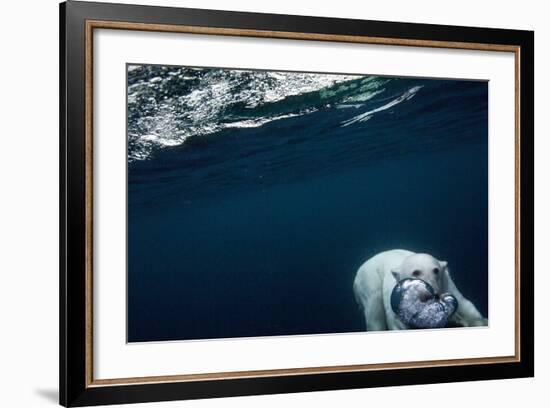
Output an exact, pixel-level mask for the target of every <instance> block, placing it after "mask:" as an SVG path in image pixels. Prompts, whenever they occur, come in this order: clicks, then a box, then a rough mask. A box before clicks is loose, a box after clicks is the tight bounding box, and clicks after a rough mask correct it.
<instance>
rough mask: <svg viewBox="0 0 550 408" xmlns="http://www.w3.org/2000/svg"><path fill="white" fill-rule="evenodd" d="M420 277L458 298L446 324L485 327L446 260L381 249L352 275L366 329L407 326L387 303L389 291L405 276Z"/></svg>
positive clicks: (483, 320)
mask: <svg viewBox="0 0 550 408" xmlns="http://www.w3.org/2000/svg"><path fill="white" fill-rule="evenodd" d="M409 277H412V278H420V279H423V280H424V281H426V282H428V283H429V284H430V285H431V286H432V287H433V289H434V291H435V293H436V295H442V294H443V293H450V294H452V295H453V296H455V297H456V299H457V300H458V309H457V311H456V312H455V313H454V315H453V316H452V317H451V318H450V320H449V324H448V326H451V327H454V326H458V327H468V326H486V325H487V319H485V318H484V317H483V316H482V315H481V313H479V311H478V310H477V308H476V307H475V306H474V304H473V303H472V302H470V301H469V300H468V299H466V298H465V297H464V296H463V295H462V294H461V293H460V291H459V290H458V289H457V287H456V286H455V284H454V282H453V280H452V278H451V275H450V272H449V268H448V267H447V262H445V261H438V260H437V259H435V258H434V257H433V256H431V255H428V254H417V253H414V252H411V251H406V250H403V249H393V250H390V251H385V252H381V253H379V254H377V255H375V256H373V257H372V258H370V259H369V260H367V261H366V262H365V263H364V264H363V265H361V267H360V268H359V270H358V271H357V275H356V276H355V281H354V283H353V291H354V293H355V299H356V300H357V303H358V304H359V306H360V307H361V308H362V310H363V312H364V314H365V320H366V323H367V330H368V331H371V330H372V331H374V330H403V329H407V327H406V326H405V324H403V323H402V322H401V321H400V320H399V318H398V317H397V315H396V314H395V313H394V312H393V310H392V308H391V304H390V296H391V292H392V290H393V288H394V286H395V284H396V282H399V281H400V280H402V279H405V278H409Z"/></svg>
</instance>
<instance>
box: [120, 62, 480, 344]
mask: <svg viewBox="0 0 550 408" xmlns="http://www.w3.org/2000/svg"><path fill="white" fill-rule="evenodd" d="M127 163H128V165H127V166H128V167H127V172H128V173H127V180H128V186H127V187H128V191H127V206H128V208H127V262H128V269H127V340H128V342H146V341H168V340H198V339H217V338H234V337H256V336H281V335H285V336H287V335H306V334H307V335H315V334H330V333H349V332H362V331H365V330H397V329H423V328H430V329H431V328H439V327H468V326H484V325H487V324H488V320H487V319H488V83H487V82H486V81H471V80H448V79H426V78H412V77H388V76H375V75H357V74H353V75H352V74H331V73H305V72H281V71H260V70H252V69H251V70H242V69H226V68H201V67H184V66H165V65H139V64H128V65H127Z"/></svg>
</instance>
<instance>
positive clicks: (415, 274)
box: [412, 270, 420, 276]
mask: <svg viewBox="0 0 550 408" xmlns="http://www.w3.org/2000/svg"><path fill="white" fill-rule="evenodd" d="M412 274H413V276H419V275H420V271H419V270H416V271H413V273H412Z"/></svg>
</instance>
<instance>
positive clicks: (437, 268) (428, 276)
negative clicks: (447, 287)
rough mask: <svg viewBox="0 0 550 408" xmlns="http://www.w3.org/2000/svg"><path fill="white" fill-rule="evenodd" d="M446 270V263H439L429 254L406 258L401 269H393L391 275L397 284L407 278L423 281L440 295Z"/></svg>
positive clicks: (413, 255)
mask: <svg viewBox="0 0 550 408" xmlns="http://www.w3.org/2000/svg"><path fill="white" fill-rule="evenodd" d="M446 269H447V262H445V261H438V260H437V259H435V258H434V257H433V256H431V255H429V254H412V255H409V256H408V257H406V258H405V259H404V260H403V262H402V263H401V265H400V266H399V267H397V268H394V269H392V271H391V273H392V275H393V276H394V278H395V280H396V281H397V282H399V281H401V280H403V279H405V278H419V279H422V280H423V281H425V282H427V283H429V284H430V285H431V286H432V288H433V290H434V292H435V293H436V294H437V295H439V294H441V290H442V282H443V276H444V274H445V273H446V272H447V270H446Z"/></svg>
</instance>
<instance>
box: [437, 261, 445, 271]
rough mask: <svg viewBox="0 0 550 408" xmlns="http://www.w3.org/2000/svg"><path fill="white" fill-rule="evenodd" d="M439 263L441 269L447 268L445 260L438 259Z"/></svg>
mask: <svg viewBox="0 0 550 408" xmlns="http://www.w3.org/2000/svg"><path fill="white" fill-rule="evenodd" d="M439 265H441V270H443V271H444V270H446V269H447V261H439Z"/></svg>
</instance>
